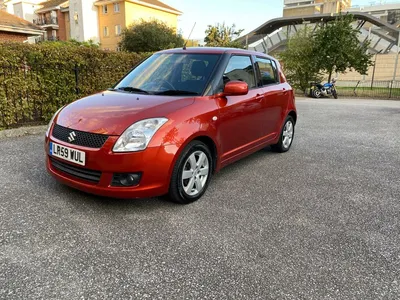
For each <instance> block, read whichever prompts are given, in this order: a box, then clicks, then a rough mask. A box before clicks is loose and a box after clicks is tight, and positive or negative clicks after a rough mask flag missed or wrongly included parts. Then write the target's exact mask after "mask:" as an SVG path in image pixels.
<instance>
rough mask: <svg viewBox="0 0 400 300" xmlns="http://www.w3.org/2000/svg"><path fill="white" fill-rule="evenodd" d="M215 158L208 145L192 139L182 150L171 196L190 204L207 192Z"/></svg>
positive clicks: (174, 199)
mask: <svg viewBox="0 0 400 300" xmlns="http://www.w3.org/2000/svg"><path fill="white" fill-rule="evenodd" d="M212 166H213V158H212V155H211V152H210V150H209V149H208V147H207V146H206V145H205V144H204V143H202V142H200V141H196V140H195V141H192V142H190V143H189V145H187V146H186V148H185V149H184V150H183V151H182V154H181V155H180V156H179V158H178V160H177V162H176V164H175V166H174V170H173V172H172V177H171V183H170V187H169V198H170V199H171V200H172V201H174V202H177V203H181V204H188V203H192V202H194V201H196V200H198V199H199V198H200V197H201V196H203V194H204V193H205V191H206V189H207V187H208V184H209V182H210V179H211V175H212Z"/></svg>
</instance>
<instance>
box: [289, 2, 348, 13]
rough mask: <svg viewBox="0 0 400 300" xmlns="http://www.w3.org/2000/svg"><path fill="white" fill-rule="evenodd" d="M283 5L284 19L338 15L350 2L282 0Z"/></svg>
mask: <svg viewBox="0 0 400 300" xmlns="http://www.w3.org/2000/svg"><path fill="white" fill-rule="evenodd" d="M283 4H284V7H283V16H284V17H298V16H307V15H314V14H330V13H338V12H340V11H344V10H345V9H346V8H348V7H350V6H351V0H315V1H310V0H284V1H283Z"/></svg>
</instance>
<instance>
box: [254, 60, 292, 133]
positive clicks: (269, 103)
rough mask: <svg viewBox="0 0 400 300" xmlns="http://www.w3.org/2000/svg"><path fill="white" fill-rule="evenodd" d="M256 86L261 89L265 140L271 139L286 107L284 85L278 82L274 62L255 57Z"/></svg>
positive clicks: (277, 129) (277, 128) (278, 78)
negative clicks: (257, 79)
mask: <svg viewBox="0 0 400 300" xmlns="http://www.w3.org/2000/svg"><path fill="white" fill-rule="evenodd" d="M255 62H256V69H257V74H258V78H259V81H258V86H259V87H261V88H262V89H263V95H264V99H263V112H264V124H265V126H264V127H263V129H264V132H263V136H264V137H265V139H266V140H269V139H272V138H274V137H275V136H276V134H277V133H278V131H279V128H280V125H281V124H280V123H281V119H282V114H283V113H284V111H285V109H286V105H287V101H285V97H286V96H285V95H286V94H287V91H286V88H285V85H284V84H282V83H281V82H280V76H279V72H278V69H277V65H276V63H275V61H273V60H271V59H269V58H265V57H260V56H256V57H255Z"/></svg>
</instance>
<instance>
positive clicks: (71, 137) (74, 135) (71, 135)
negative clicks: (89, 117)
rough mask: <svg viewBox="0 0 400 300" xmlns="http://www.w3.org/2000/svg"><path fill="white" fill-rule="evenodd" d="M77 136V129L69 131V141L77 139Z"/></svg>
mask: <svg viewBox="0 0 400 300" xmlns="http://www.w3.org/2000/svg"><path fill="white" fill-rule="evenodd" d="M75 138H76V133H75V131H72V132H70V133H69V137H68V141H69V142H70V143H71V142H73V141H75Z"/></svg>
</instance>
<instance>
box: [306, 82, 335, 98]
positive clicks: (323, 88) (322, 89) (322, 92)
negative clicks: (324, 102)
mask: <svg viewBox="0 0 400 300" xmlns="http://www.w3.org/2000/svg"><path fill="white" fill-rule="evenodd" d="M310 95H311V97H313V98H321V97H330V96H331V95H332V96H333V98H335V99H337V98H338V94H337V91H336V79H335V78H333V79H332V80H331V82H327V83H325V84H321V83H312V84H311V88H310Z"/></svg>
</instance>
